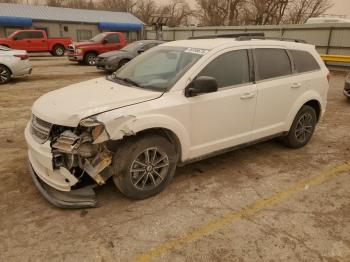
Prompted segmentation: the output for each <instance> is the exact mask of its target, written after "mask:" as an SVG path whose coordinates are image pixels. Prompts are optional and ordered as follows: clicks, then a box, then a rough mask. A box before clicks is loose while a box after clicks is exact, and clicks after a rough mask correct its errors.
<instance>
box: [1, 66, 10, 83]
mask: <svg viewBox="0 0 350 262" xmlns="http://www.w3.org/2000/svg"><path fill="white" fill-rule="evenodd" d="M10 80H11V71H10V70H9V69H8V68H7V67H6V66H3V65H0V85H3V84H7V83H8V82H10Z"/></svg>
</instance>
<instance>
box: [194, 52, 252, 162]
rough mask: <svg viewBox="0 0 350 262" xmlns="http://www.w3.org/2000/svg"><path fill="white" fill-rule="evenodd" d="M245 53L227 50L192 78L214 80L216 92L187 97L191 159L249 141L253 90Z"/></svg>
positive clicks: (246, 53) (247, 56)
mask: <svg viewBox="0 0 350 262" xmlns="http://www.w3.org/2000/svg"><path fill="white" fill-rule="evenodd" d="M249 57H250V56H249V52H248V50H245V49H242V50H230V51H229V50H226V51H223V52H222V53H220V54H218V55H216V56H215V57H213V58H212V59H211V61H209V62H208V63H207V64H206V65H205V66H204V65H202V67H203V66H204V68H202V69H200V72H199V73H198V74H196V75H195V76H209V77H213V78H215V79H216V81H217V83H218V91H217V92H214V93H207V94H201V95H198V96H195V97H189V98H188V103H189V110H190V114H189V115H190V116H191V128H190V129H189V130H190V131H191V133H190V138H191V153H190V154H191V158H195V157H198V156H201V155H205V154H208V153H211V152H215V151H218V150H221V149H224V148H228V147H232V146H235V145H238V144H242V143H245V142H248V141H249V140H250V132H251V130H252V125H253V121H254V114H255V104H256V94H257V93H256V88H255V85H254V83H253V81H252V78H251V71H250V61H251V60H250V59H249Z"/></svg>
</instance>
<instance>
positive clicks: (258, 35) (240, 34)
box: [188, 32, 265, 39]
mask: <svg viewBox="0 0 350 262" xmlns="http://www.w3.org/2000/svg"><path fill="white" fill-rule="evenodd" d="M238 37H251V39H253V38H255V37H265V33H260V32H259V33H236V34H224V35H202V36H191V37H189V38H188V39H215V38H238Z"/></svg>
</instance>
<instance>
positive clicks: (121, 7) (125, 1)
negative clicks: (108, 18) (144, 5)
mask: <svg viewBox="0 0 350 262" xmlns="http://www.w3.org/2000/svg"><path fill="white" fill-rule="evenodd" d="M136 4H137V0H102V1H101V9H103V10H109V11H118V12H130V13H133V11H134V8H135V7H136Z"/></svg>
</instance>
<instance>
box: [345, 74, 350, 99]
mask: <svg viewBox="0 0 350 262" xmlns="http://www.w3.org/2000/svg"><path fill="white" fill-rule="evenodd" d="M344 95H345V96H346V97H347V98H348V99H350V74H348V76H347V77H346V78H345V87H344Z"/></svg>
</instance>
